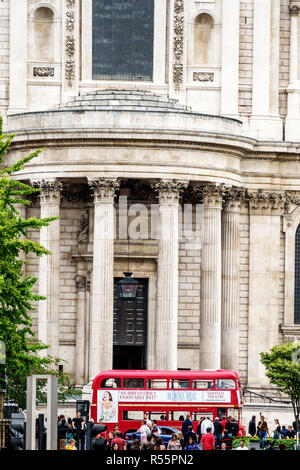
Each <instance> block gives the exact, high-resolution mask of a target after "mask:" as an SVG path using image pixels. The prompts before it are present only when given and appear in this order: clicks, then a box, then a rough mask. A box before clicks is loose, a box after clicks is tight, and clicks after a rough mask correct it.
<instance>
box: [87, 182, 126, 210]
mask: <svg viewBox="0 0 300 470" xmlns="http://www.w3.org/2000/svg"><path fill="white" fill-rule="evenodd" d="M88 185H89V187H90V190H91V192H92V194H93V196H94V202H95V203H111V204H113V203H114V199H115V194H116V191H117V190H118V189H119V187H120V180H119V179H118V178H97V179H88Z"/></svg>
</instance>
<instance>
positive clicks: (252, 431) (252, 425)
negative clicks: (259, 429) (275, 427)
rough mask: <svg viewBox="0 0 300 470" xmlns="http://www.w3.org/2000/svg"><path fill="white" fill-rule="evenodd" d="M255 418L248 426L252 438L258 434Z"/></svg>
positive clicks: (253, 417)
mask: <svg viewBox="0 0 300 470" xmlns="http://www.w3.org/2000/svg"><path fill="white" fill-rule="evenodd" d="M255 419H256V418H255V416H252V419H251V421H249V426H248V433H249V434H250V436H252V437H254V436H255V434H256V423H255Z"/></svg>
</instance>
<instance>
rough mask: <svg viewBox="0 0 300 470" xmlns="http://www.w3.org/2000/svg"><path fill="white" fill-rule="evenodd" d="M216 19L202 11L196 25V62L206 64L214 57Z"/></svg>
mask: <svg viewBox="0 0 300 470" xmlns="http://www.w3.org/2000/svg"><path fill="white" fill-rule="evenodd" d="M213 31H214V20H213V18H212V17H211V16H210V15H208V14H207V13H201V14H200V15H198V16H197V17H196V19H195V25H194V64H196V65H206V64H209V63H211V62H212V57H213Z"/></svg>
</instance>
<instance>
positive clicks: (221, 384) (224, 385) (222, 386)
mask: <svg viewBox="0 0 300 470" xmlns="http://www.w3.org/2000/svg"><path fill="white" fill-rule="evenodd" d="M235 388H236V386H235V381H234V380H232V379H216V389H219V390H235Z"/></svg>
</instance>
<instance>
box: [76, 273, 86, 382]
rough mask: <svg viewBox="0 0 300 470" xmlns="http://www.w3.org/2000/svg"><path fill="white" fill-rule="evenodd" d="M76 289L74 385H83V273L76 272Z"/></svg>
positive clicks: (84, 312)
mask: <svg viewBox="0 0 300 470" xmlns="http://www.w3.org/2000/svg"><path fill="white" fill-rule="evenodd" d="M75 284H76V288H77V318H76V348H75V364H76V384H77V385H83V384H84V383H85V356H86V354H87V351H86V344H87V338H86V324H85V322H86V311H85V307H86V289H87V279H86V276H85V275H84V272H82V271H81V270H78V271H77V276H76V278H75Z"/></svg>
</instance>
